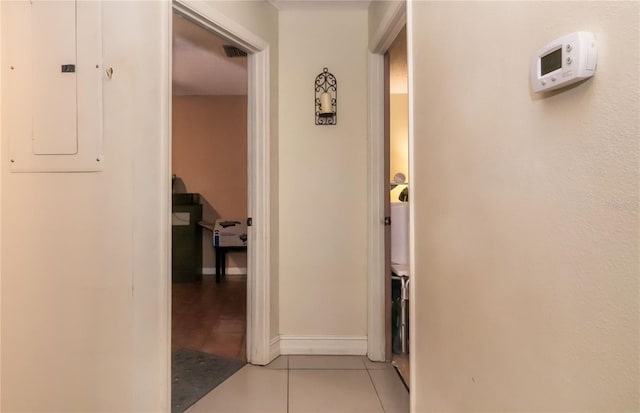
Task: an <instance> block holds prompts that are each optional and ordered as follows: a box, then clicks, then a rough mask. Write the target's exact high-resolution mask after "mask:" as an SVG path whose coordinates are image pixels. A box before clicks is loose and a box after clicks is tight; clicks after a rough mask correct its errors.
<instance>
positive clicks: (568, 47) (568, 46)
mask: <svg viewBox="0 0 640 413" xmlns="http://www.w3.org/2000/svg"><path fill="white" fill-rule="evenodd" d="M572 50H573V46H571V44H568V45H567V52H570V51H572Z"/></svg>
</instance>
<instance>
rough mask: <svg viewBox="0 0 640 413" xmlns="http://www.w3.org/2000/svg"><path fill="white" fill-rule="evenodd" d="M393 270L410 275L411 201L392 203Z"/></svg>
mask: <svg viewBox="0 0 640 413" xmlns="http://www.w3.org/2000/svg"><path fill="white" fill-rule="evenodd" d="M391 272H393V274H395V275H398V276H404V277H408V276H409V203H408V202H392V203H391Z"/></svg>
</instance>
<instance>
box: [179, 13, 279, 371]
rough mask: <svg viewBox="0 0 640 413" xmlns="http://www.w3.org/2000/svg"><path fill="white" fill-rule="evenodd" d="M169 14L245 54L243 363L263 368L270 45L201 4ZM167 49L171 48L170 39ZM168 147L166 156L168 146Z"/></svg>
mask: <svg viewBox="0 0 640 413" xmlns="http://www.w3.org/2000/svg"><path fill="white" fill-rule="evenodd" d="M172 9H173V10H175V11H177V12H178V13H180V14H182V15H183V16H185V17H186V18H188V19H190V20H192V21H194V22H195V23H197V24H199V25H200V26H202V27H204V28H205V29H207V30H209V31H211V32H213V33H215V34H216V35H218V36H220V37H222V38H224V39H226V40H228V41H230V42H232V43H235V44H236V45H237V46H238V47H240V48H242V49H244V50H245V51H247V53H248V56H247V58H248V67H247V69H248V77H249V79H248V92H247V104H248V111H247V118H248V124H247V135H248V136H247V142H248V145H247V146H248V162H247V164H248V165H247V167H248V206H247V210H248V216H249V217H251V218H252V221H253V225H252V226H251V227H249V228H248V233H247V235H248V237H249V239H248V242H247V361H248V362H249V363H252V364H260V365H264V364H268V363H269V362H270V361H271V359H270V351H269V350H270V337H269V335H270V322H271V318H270V315H271V312H270V307H271V304H270V298H271V292H270V279H271V272H270V267H271V263H270V257H271V250H270V246H269V242H268V240H269V238H270V217H271V210H270V205H271V200H270V183H271V181H270V171H271V165H270V145H269V142H270V133H269V128H270V125H269V119H270V116H269V114H270V104H269V103H270V102H269V63H270V62H269V59H270V52H269V44H268V43H267V42H266V41H264V40H263V39H262V38H260V37H258V36H256V35H255V34H254V33H252V32H250V31H248V30H247V29H245V28H244V27H243V26H241V25H240V24H238V23H237V22H235V21H234V20H232V19H230V18H229V17H227V16H226V15H224V14H222V13H220V12H219V11H218V10H216V9H215V8H213V7H211V6H210V5H209V4H207V3H205V2H202V1H197V0H174V1H173V4H172ZM172 32H173V30H171V31H170V33H169V35H171V34H172ZM169 44H170V45H171V39H170V41H169ZM170 55H171V50H170ZM171 61H173V56H172V55H171ZM171 81H172V77H171V76H169V82H171ZM169 93H171V85H170V87H169ZM169 102H171V96H169ZM170 113H171V109H170ZM169 145H170V147H169V152H170V150H171V143H169ZM169 159H170V158H169ZM169 250H170V249H169ZM168 273H169V274H170V273H171V272H170V271H168ZM170 325H171V324H170V323H169V326H170Z"/></svg>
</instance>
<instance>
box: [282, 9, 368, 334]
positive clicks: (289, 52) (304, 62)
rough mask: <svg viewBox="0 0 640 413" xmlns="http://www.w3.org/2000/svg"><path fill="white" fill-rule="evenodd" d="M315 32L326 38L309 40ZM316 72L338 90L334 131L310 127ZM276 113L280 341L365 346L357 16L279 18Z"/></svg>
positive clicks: (362, 41)
mask: <svg viewBox="0 0 640 413" xmlns="http://www.w3.org/2000/svg"><path fill="white" fill-rule="evenodd" d="M319 22H330V24H331V30H326V31H324V30H321V29H320V31H318V30H309V28H310V27H320V28H322V27H323V26H322V25H321V24H320V25H319ZM318 33H321V35H320V37H321V38H322V44H324V45H331V46H330V47H319V46H318V38H319V35H318ZM323 67H327V68H328V69H329V71H330V72H332V73H333V74H334V75H335V76H336V78H337V81H338V105H337V107H338V117H337V122H338V123H337V125H336V126H316V125H315V121H314V106H313V104H314V102H313V93H314V89H313V82H314V80H315V77H316V75H317V74H318V73H320V72H321V71H322V69H323ZM280 113H281V117H280V185H281V188H283V190H282V191H281V192H280V331H281V333H282V334H284V335H302V336H305V335H315V336H318V335H326V336H334V335H341V336H359V337H360V336H365V335H366V333H367V324H366V320H367V313H366V304H367V279H366V260H367V255H366V252H367V237H366V236H367V229H366V215H367V213H366V211H367V165H366V153H367V12H366V10H340V11H328V10H322V11H293V10H291V11H283V12H281V14H280Z"/></svg>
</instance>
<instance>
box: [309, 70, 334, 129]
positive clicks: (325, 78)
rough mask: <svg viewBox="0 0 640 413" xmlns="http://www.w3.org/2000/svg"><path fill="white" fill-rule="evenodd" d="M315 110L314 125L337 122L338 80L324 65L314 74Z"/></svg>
mask: <svg viewBox="0 0 640 413" xmlns="http://www.w3.org/2000/svg"><path fill="white" fill-rule="evenodd" d="M314 88H315V112H316V125H335V124H336V123H338V81H337V80H336V77H335V76H334V75H332V74H331V73H330V72H329V69H327V68H326V67H325V68H324V69H322V73H320V74H319V75H318V76H316V81H315V83H314Z"/></svg>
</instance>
